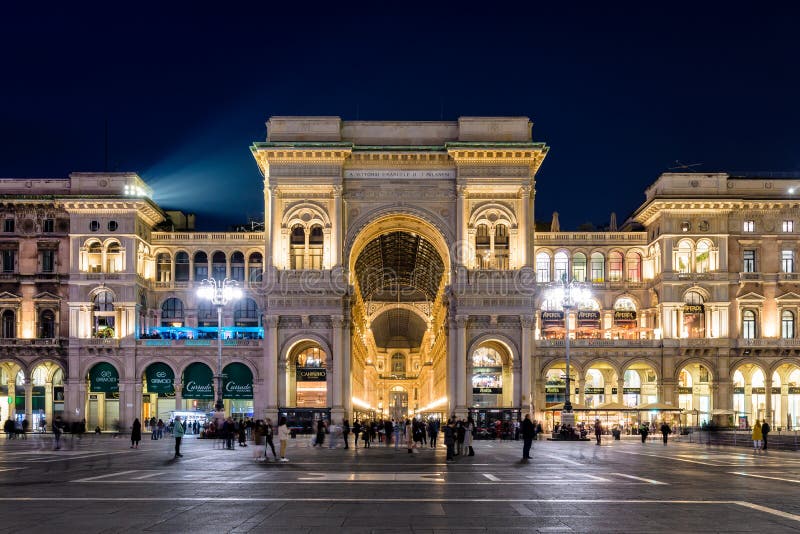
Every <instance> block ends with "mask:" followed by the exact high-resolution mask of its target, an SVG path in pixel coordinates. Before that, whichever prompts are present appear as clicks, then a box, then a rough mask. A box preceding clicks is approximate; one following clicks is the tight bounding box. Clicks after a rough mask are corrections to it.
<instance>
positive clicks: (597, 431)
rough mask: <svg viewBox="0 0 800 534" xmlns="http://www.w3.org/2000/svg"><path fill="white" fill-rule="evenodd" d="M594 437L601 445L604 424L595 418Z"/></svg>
mask: <svg viewBox="0 0 800 534" xmlns="http://www.w3.org/2000/svg"><path fill="white" fill-rule="evenodd" d="M594 437H595V439H596V440H597V444H598V445H600V440H601V439H602V438H603V425H601V424H600V419H595V420H594Z"/></svg>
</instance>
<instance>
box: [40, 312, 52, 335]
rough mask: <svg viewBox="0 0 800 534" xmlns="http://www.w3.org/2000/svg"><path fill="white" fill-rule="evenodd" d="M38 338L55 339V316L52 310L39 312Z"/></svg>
mask: <svg viewBox="0 0 800 534" xmlns="http://www.w3.org/2000/svg"><path fill="white" fill-rule="evenodd" d="M39 337H40V338H41V339H52V338H54V337H56V315H55V313H53V310H42V311H41V312H39Z"/></svg>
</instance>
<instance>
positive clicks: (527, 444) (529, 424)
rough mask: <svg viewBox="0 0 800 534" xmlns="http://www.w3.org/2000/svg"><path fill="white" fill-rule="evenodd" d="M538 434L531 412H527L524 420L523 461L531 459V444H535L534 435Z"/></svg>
mask: <svg viewBox="0 0 800 534" xmlns="http://www.w3.org/2000/svg"><path fill="white" fill-rule="evenodd" d="M535 434H536V427H535V426H533V421H531V414H529V413H526V414H525V419H523V421H522V461H523V462H527V461H528V460H530V459H531V445H533V436H534V435H535Z"/></svg>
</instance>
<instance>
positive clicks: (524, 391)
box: [517, 315, 533, 417]
mask: <svg viewBox="0 0 800 534" xmlns="http://www.w3.org/2000/svg"><path fill="white" fill-rule="evenodd" d="M520 324H521V325H522V344H521V345H522V348H521V351H520V352H521V354H520V355H519V358H520V382H521V388H520V396H519V399H517V402H518V403H519V407H520V410H521V411H522V413H523V417H524V414H526V413H533V406H532V403H531V400H532V399H531V378H532V377H531V356H532V355H531V352H532V351H531V347H532V346H533V344H532V343H531V337H532V336H533V316H532V315H522V316H520ZM531 417H532V416H531Z"/></svg>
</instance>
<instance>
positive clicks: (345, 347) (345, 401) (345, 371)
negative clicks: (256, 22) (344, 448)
mask: <svg viewBox="0 0 800 534" xmlns="http://www.w3.org/2000/svg"><path fill="white" fill-rule="evenodd" d="M343 323H344V324H342V381H341V383H342V408H343V409H344V416H343V417H350V418H352V415H353V410H352V404H353V401H352V376H351V374H352V368H351V363H352V362H351V361H350V321H349V320H348V319H347V318H345V319H344V321H343ZM350 422H351V423H352V420H351V421H350Z"/></svg>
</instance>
